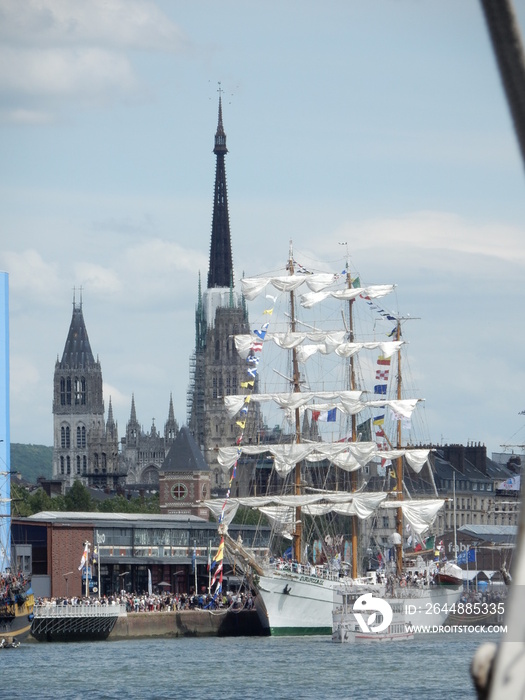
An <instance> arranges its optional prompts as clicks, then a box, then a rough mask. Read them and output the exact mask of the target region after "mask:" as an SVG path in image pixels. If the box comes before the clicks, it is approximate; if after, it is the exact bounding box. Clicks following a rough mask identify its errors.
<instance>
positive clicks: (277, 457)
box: [218, 442, 430, 476]
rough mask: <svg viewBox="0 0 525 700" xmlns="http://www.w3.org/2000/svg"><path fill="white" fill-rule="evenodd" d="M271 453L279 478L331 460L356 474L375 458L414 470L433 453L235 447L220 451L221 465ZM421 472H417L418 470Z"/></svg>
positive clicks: (349, 445)
mask: <svg viewBox="0 0 525 700" xmlns="http://www.w3.org/2000/svg"><path fill="white" fill-rule="evenodd" d="M265 452H269V453H270V454H271V455H272V456H273V458H274V467H275V470H276V471H277V473H278V474H279V476H286V474H289V473H290V472H291V471H292V469H293V468H294V467H295V465H296V464H297V463H298V462H301V461H303V460H306V461H307V462H320V461H322V460H324V459H329V460H331V461H332V462H334V464H337V466H338V467H341V469H345V470H346V471H354V470H355V469H358V468H359V467H362V466H364V465H365V464H367V463H368V462H369V461H370V460H371V459H373V458H381V459H395V458H396V457H401V456H407V461H408V463H409V464H410V465H411V467H412V468H413V469H414V466H413V465H414V464H416V466H417V465H418V464H420V465H421V466H420V467H419V470H421V468H422V466H423V464H424V463H425V461H426V459H427V458H428V455H429V452H430V450H421V449H408V448H402V449H396V450H378V449H377V446H376V444H375V443H373V442H335V443H329V442H326V443H325V442H306V443H300V444H295V443H292V444H289V445H285V444H282V445H281V444H275V445H240V446H237V447H235V446H232V447H220V448H219V454H218V461H219V464H220V465H221V467H223V469H230V468H231V467H232V466H233V465H234V464H235V462H236V461H237V460H238V459H239V457H240V456H241V454H244V455H258V454H264V453H265ZM415 471H417V469H415Z"/></svg>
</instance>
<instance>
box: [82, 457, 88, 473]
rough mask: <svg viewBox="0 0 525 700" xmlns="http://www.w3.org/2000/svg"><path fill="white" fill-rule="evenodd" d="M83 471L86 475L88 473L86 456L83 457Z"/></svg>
mask: <svg viewBox="0 0 525 700" xmlns="http://www.w3.org/2000/svg"><path fill="white" fill-rule="evenodd" d="M82 471H83V472H84V474H85V473H86V472H87V457H86V455H84V456H83V457H82Z"/></svg>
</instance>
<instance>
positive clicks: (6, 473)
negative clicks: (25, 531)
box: [0, 272, 11, 572]
mask: <svg viewBox="0 0 525 700" xmlns="http://www.w3.org/2000/svg"><path fill="white" fill-rule="evenodd" d="M10 452H11V450H10V438H9V276H8V274H7V272H0V572H1V571H5V570H6V568H7V567H10V566H11V502H10V498H11V482H10V463H11V456H10Z"/></svg>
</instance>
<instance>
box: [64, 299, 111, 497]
mask: <svg viewBox="0 0 525 700" xmlns="http://www.w3.org/2000/svg"><path fill="white" fill-rule="evenodd" d="M117 432H118V431H117V425H116V423H115V421H114V420H113V411H112V407H111V401H110V404H109V411H108V420H107V423H106V422H105V420H104V399H103V396H102V369H101V366H100V362H99V361H98V359H97V360H95V358H94V357H93V353H92V351H91V346H90V344H89V338H88V334H87V330H86V325H85V323H84V316H83V313H82V300H81V301H80V304H78V305H77V304H76V303H75V300H74V299H73V317H72V319H71V325H70V327H69V333H68V336H67V340H66V344H65V347H64V352H63V354H62V359H61V360H58V359H57V362H56V365H55V374H54V382H53V478H54V479H56V480H59V481H61V482H62V489H63V491H65V490H67V488H68V487H70V486H71V485H72V484H73V482H74V481H75V480H76V479H80V480H81V481H83V482H84V483H85V484H86V485H89V486H99V487H101V488H116V487H117V485H118V482H119V479H120V478H121V475H120V474H119V466H118V464H119V462H118V435H117Z"/></svg>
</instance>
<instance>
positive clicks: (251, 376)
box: [210, 295, 277, 600]
mask: <svg viewBox="0 0 525 700" xmlns="http://www.w3.org/2000/svg"><path fill="white" fill-rule="evenodd" d="M267 298H269V299H271V300H272V302H273V303H275V301H276V299H277V297H272V296H270V295H267ZM263 314H265V315H269V316H271V315H272V314H273V306H272V307H270V308H268V309H265V310H264V311H263ZM268 327H269V322H265V323H263V324H262V326H261V327H260V328H256V329H254V331H253V334H254V336H255V338H254V340H253V342H252V343H251V344H250V351H249V353H248V356H247V358H246V379H245V380H244V381H241V383H240V384H241V388H242V389H248V391H249V392H250V393H248V394H246V396H245V398H244V403H243V406H242V408H241V409H240V411H239V419H238V420H237V421H236V425H237V426H238V427H239V428H240V433H239V435H238V436H237V439H236V445H237V446H238V448H239V449H238V454H237V460H236V461H235V463H234V465H233V468H232V472H231V474H230V480H229V483H228V489H227V491H226V497H225V499H224V503H223V505H222V509H221V514H220V516H219V529H220V525H221V523H222V522H223V520H224V511H225V508H226V504H227V503H228V499H229V498H230V494H231V489H232V484H233V480H234V479H235V476H236V474H237V461H238V458H239V457H240V456H241V445H242V441H243V438H244V430H245V428H246V421H247V416H248V409H249V406H250V402H251V398H252V397H251V392H253V390H254V387H255V380H256V377H257V373H258V365H259V361H260V357H258V356H257V355H256V353H262V349H263V342H264V339H265V337H266V333H267V332H268ZM223 559H224V534H223V535H222V536H221V541H220V544H219V548H218V550H217V554H216V555H215V556H214V557H213V561H212V562H211V568H210V570H212V571H213V570H214V569H215V570H214V572H213V576H212V579H211V583H210V588H213V586H215V585H216V588H215V590H214V593H213V597H212V600H216V599H217V596H219V595H220V594H221V592H222V575H223Z"/></svg>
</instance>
